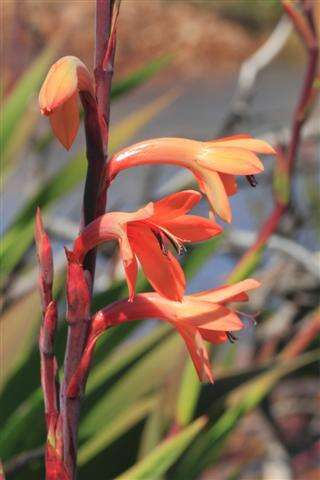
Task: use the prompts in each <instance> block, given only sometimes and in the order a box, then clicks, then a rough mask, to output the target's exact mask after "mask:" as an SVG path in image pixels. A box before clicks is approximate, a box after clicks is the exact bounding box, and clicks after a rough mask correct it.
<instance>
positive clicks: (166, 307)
mask: <svg viewBox="0 0 320 480" xmlns="http://www.w3.org/2000/svg"><path fill="white" fill-rule="evenodd" d="M259 286H260V283H259V282H258V281H257V280H254V279H251V278H249V279H247V280H243V281H242V282H238V283H236V284H234V285H224V286H222V287H220V288H215V289H212V290H206V291H203V292H199V293H196V294H193V295H185V296H184V297H183V300H182V302H175V301H171V300H168V299H166V298H163V297H162V296H160V295H158V294H157V293H155V292H150V293H141V294H138V295H136V296H135V297H134V299H133V301H132V302H128V301H127V300H119V301H117V302H114V303H112V304H110V305H108V306H107V307H105V308H104V309H102V310H100V311H98V312H97V313H96V314H95V315H94V316H93V318H92V322H91V327H90V334H89V338H88V342H87V347H86V349H85V352H84V354H83V357H82V360H81V363H80V365H79V368H78V371H77V373H76V375H75V376H74V377H73V379H72V381H71V383H70V385H69V389H68V394H69V395H70V396H71V397H72V396H74V395H76V394H77V392H78V389H79V388H80V387H81V383H82V380H83V378H85V376H86V372H87V369H88V366H89V365H90V362H91V358H92V355H93V351H94V347H95V344H96V342H97V340H98V338H99V337H100V335H101V334H102V333H103V332H104V331H106V330H107V329H108V328H110V327H113V326H115V325H119V324H121V323H124V322H129V321H134V320H141V319H147V318H157V319H159V320H163V321H165V322H169V323H170V324H171V325H172V326H173V327H174V328H175V329H176V330H177V331H178V332H179V334H180V335H181V337H182V338H183V340H184V341H185V344H186V346H187V348H188V350H189V353H190V356H191V358H192V361H193V364H194V366H195V369H196V371H197V373H198V376H199V379H200V380H201V381H202V382H211V383H213V375H212V370H211V365H210V360H209V356H208V352H207V350H206V346H205V343H204V341H208V342H210V343H211V344H219V343H224V342H226V341H227V340H231V341H233V340H234V336H233V335H232V334H231V332H234V331H239V330H241V329H243V327H244V324H243V323H242V321H241V319H240V318H239V313H238V312H237V311H235V310H234V309H233V308H232V307H231V306H230V305H229V304H230V303H232V302H244V301H247V300H248V295H247V293H246V292H247V291H248V290H252V289H255V288H257V287H259Z"/></svg>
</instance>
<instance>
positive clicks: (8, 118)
mask: <svg viewBox="0 0 320 480" xmlns="http://www.w3.org/2000/svg"><path fill="white" fill-rule="evenodd" d="M63 39H64V35H63V33H62V32H60V34H59V36H56V37H55V38H54V40H53V41H52V42H51V43H50V44H49V46H48V47H46V48H45V49H44V51H43V52H42V53H41V54H40V55H39V56H38V57H37V58H36V59H35V61H34V62H33V63H32V65H31V66H30V67H29V68H28V70H27V71H26V72H25V73H24V74H23V75H22V77H21V78H20V80H19V81H18V83H17V85H16V86H15V87H14V89H13V91H12V92H11V93H10V95H9V96H8V98H7V99H6V100H5V102H4V104H3V107H2V108H1V111H0V118H1V119H3V120H1V129H0V145H1V152H5V149H6V147H7V144H8V142H9V140H10V138H11V137H13V136H15V133H16V131H15V127H16V125H17V124H18V123H19V121H20V119H22V117H23V115H24V111H25V109H26V108H27V106H28V104H29V102H30V98H31V96H32V95H34V94H35V92H37V91H38V90H39V87H40V85H41V82H42V81H43V79H44V76H45V74H46V72H47V70H48V68H49V66H50V64H51V62H52V61H53V59H54V57H55V55H56V52H57V50H58V48H59V46H60V45H61V43H62V42H63Z"/></svg>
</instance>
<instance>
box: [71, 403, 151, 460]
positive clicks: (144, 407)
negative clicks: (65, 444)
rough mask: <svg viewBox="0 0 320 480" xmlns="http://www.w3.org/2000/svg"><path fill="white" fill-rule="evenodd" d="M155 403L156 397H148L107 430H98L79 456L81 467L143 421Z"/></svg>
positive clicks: (133, 406) (132, 406)
mask: <svg viewBox="0 0 320 480" xmlns="http://www.w3.org/2000/svg"><path fill="white" fill-rule="evenodd" d="M155 402H156V397H148V398H147V399H143V400H140V401H138V402H136V403H133V404H132V405H131V406H130V408H129V409H128V410H126V411H125V412H123V414H121V415H118V416H116V417H115V418H114V419H113V420H111V422H109V423H108V425H107V428H103V429H98V430H97V433H96V434H94V435H93V436H92V437H91V438H90V439H89V440H88V441H87V442H85V443H84V444H83V445H82V446H81V448H80V450H79V456H78V463H79V466H82V465H84V464H86V463H87V462H89V461H90V460H91V459H92V458H94V457H95V456H96V455H98V454H99V453H100V452H101V451H103V450H105V449H106V448H107V447H108V446H109V445H110V444H111V443H112V442H113V441H115V440H116V439H117V438H119V437H120V436H121V435H122V434H123V433H125V432H126V431H128V430H130V428H132V427H133V426H134V425H135V424H136V423H137V422H139V421H140V420H142V419H143V418H144V417H145V416H146V415H147V414H148V413H149V412H150V410H151V409H152V408H153V407H154V405H155Z"/></svg>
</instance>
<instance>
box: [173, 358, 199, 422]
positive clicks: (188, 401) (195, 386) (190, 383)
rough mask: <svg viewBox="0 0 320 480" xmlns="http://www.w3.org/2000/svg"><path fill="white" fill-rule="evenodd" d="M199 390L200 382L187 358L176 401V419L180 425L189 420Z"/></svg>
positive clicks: (192, 414) (196, 401) (192, 413)
mask: <svg viewBox="0 0 320 480" xmlns="http://www.w3.org/2000/svg"><path fill="white" fill-rule="evenodd" d="M200 390H201V382H200V381H199V378H198V376H197V374H196V371H195V368H194V365H193V363H192V361H191V360H190V359H189V358H188V359H187V362H186V365H185V367H184V370H183V373H182V379H181V384H180V390H179V395H178V402H177V411H176V421H177V424H178V425H179V426H181V427H185V426H186V425H188V423H190V422H191V420H192V418H193V416H194V411H195V407H196V405H197V403H198V398H199V394H200Z"/></svg>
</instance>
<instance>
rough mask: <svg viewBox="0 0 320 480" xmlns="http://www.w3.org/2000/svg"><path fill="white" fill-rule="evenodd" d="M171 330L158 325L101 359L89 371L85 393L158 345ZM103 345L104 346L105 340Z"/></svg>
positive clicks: (165, 326)
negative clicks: (103, 359) (105, 359)
mask: <svg viewBox="0 0 320 480" xmlns="http://www.w3.org/2000/svg"><path fill="white" fill-rule="evenodd" d="M171 332H172V327H170V326H169V325H158V326H157V327H156V328H155V329H153V331H151V332H150V333H148V334H146V335H144V336H143V337H142V338H140V339H139V340H137V341H135V342H132V343H130V344H129V345H127V346H126V348H125V349H124V348H121V349H120V350H117V351H116V352H115V353H114V354H113V355H110V356H109V358H108V361H106V362H104V361H101V362H100V363H99V365H97V366H96V367H95V368H94V369H93V370H92V371H91V373H90V376H89V379H88V385H87V388H86V392H87V394H90V393H91V392H92V391H94V390H95V389H96V388H98V387H100V385H101V384H103V383H106V381H107V380H108V379H110V378H111V377H112V376H114V375H116V374H117V373H118V372H120V371H121V370H123V369H125V368H128V367H129V366H130V365H131V364H132V363H134V362H136V361H137V360H138V359H139V358H140V357H142V356H143V355H145V354H146V353H147V352H148V351H150V350H151V349H152V348H153V347H154V346H156V345H159V343H160V342H161V341H163V339H165V338H166V337H167V336H168V334H169V333H171ZM103 346H104V347H105V342H104V343H103Z"/></svg>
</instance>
